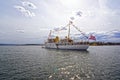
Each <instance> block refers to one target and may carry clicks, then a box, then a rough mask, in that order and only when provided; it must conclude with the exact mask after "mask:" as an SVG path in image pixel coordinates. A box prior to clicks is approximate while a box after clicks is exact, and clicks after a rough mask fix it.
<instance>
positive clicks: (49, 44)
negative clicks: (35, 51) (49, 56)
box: [45, 21, 89, 50]
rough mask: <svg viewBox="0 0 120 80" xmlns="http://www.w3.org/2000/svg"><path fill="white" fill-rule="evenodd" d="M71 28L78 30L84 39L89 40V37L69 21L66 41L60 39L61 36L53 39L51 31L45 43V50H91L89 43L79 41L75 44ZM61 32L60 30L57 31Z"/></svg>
mask: <svg viewBox="0 0 120 80" xmlns="http://www.w3.org/2000/svg"><path fill="white" fill-rule="evenodd" d="M71 26H73V27H74V28H75V29H77V30H78V31H79V32H80V33H81V34H82V35H83V36H84V37H86V38H87V39H88V37H87V36H86V35H85V34H84V33H83V32H82V31H81V30H80V29H79V28H78V27H76V26H75V25H74V24H73V22H72V21H69V23H68V24H67V26H66V27H68V30H67V32H68V34H67V36H66V37H65V38H64V39H60V37H59V36H56V37H55V38H52V37H51V36H52V35H51V34H52V32H53V31H52V30H50V33H49V36H48V39H47V41H46V42H45V48H47V49H62V50H87V49H88V48H89V42H88V41H79V42H75V41H74V40H73V39H71V38H70V31H71ZM57 31H59V30H57Z"/></svg>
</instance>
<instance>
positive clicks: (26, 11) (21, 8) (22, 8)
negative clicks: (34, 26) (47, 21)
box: [14, 5, 35, 17]
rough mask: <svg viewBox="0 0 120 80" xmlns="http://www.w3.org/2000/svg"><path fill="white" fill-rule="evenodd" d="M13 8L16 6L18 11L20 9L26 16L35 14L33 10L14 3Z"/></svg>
mask: <svg viewBox="0 0 120 80" xmlns="http://www.w3.org/2000/svg"><path fill="white" fill-rule="evenodd" d="M14 8H16V9H17V10H18V11H20V12H21V13H22V14H23V15H24V16H26V17H33V16H35V13H34V12H31V11H29V10H27V9H25V8H24V7H22V6H18V5H15V6H14Z"/></svg>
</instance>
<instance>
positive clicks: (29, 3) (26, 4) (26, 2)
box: [22, 1, 37, 9]
mask: <svg viewBox="0 0 120 80" xmlns="http://www.w3.org/2000/svg"><path fill="white" fill-rule="evenodd" d="M22 5H23V6H24V7H27V8H30V9H36V8H37V7H36V6H35V5H34V4H33V3H31V2H28V1H23V2H22Z"/></svg>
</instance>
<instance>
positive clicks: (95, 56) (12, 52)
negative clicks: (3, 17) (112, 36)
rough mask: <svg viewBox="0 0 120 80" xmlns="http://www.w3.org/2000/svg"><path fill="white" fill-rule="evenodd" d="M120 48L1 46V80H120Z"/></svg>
mask: <svg viewBox="0 0 120 80" xmlns="http://www.w3.org/2000/svg"><path fill="white" fill-rule="evenodd" d="M119 75H120V46H97V47H94V46H92V47H89V49H88V50H87V51H70V50H69V51H67V50H66V51H64V50H49V49H44V48H41V47H40V46H0V80H120V76H119Z"/></svg>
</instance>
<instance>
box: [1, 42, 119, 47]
mask: <svg viewBox="0 0 120 80" xmlns="http://www.w3.org/2000/svg"><path fill="white" fill-rule="evenodd" d="M88 44H89V45H90V46H110V45H120V43H112V42H107V43H104V42H90V43H88ZM0 46H44V44H0Z"/></svg>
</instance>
